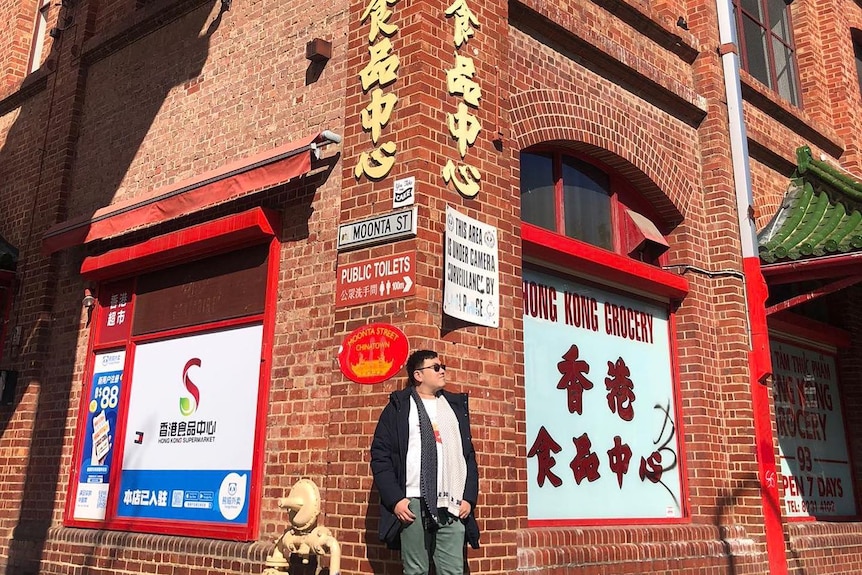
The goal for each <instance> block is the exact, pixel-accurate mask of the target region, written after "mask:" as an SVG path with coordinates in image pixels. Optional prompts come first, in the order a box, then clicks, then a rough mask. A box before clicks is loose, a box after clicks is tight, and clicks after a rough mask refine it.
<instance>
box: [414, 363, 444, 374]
mask: <svg viewBox="0 0 862 575" xmlns="http://www.w3.org/2000/svg"><path fill="white" fill-rule="evenodd" d="M423 369H433V370H434V371H436V372H438V373H439V372H440V370H441V369H442V370H445V369H446V364H445V363H435V364H434V365H426V366H425V367H417V368H416V371H422V370H423Z"/></svg>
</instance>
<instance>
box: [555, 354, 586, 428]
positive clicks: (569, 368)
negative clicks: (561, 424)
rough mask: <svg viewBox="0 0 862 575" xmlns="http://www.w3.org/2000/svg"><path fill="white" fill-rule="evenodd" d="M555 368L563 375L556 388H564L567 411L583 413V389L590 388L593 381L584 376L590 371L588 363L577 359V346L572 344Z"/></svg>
mask: <svg viewBox="0 0 862 575" xmlns="http://www.w3.org/2000/svg"><path fill="white" fill-rule="evenodd" d="M557 369H558V370H559V371H560V373H561V374H562V375H563V377H561V378H560V381H559V383H557V389H565V390H566V393H567V395H568V405H569V413H577V414H579V415H580V414H583V410H584V404H583V399H584V390H587V389H592V388H593V383H592V382H591V381H590V380H588V379H587V377H586V374H587V373H589V372H590V364H588V363H587V362H586V361H584V360H582V359H578V346H576V345H572V347H570V348H569V351H567V352H566V353H565V354H563V361H561V362H559V363H558V364H557Z"/></svg>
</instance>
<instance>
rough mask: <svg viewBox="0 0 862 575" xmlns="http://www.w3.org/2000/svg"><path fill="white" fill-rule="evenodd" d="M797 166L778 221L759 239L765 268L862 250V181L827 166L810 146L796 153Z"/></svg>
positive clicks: (760, 235) (767, 227)
mask: <svg viewBox="0 0 862 575" xmlns="http://www.w3.org/2000/svg"><path fill="white" fill-rule="evenodd" d="M796 161H797V167H796V172H795V173H794V174H793V178H791V180H790V184H789V185H788V188H787V193H786V194H785V196H784V200H783V201H782V202H781V206H779V208H778V212H777V213H776V214H775V215H774V216H773V217H772V221H770V222H769V224H767V225H766V227H765V228H763V230H762V231H761V232H760V233H759V234H758V237H757V239H758V247H759V251H760V259H761V260H763V261H764V262H765V263H774V262H780V261H786V260H800V259H807V258H814V257H819V256H829V255H833V254H840V253H848V252H851V251H855V250H859V249H862V213H860V206H862V182H859V181H858V180H855V179H853V178H851V177H850V176H848V175H846V174H845V173H843V172H841V171H840V170H838V169H837V168H834V167H832V166H830V165H829V164H827V163H826V162H821V161H819V160H815V159H814V158H813V157H812V156H811V150H810V149H809V148H808V146H803V147H801V148H799V149H798V150H796Z"/></svg>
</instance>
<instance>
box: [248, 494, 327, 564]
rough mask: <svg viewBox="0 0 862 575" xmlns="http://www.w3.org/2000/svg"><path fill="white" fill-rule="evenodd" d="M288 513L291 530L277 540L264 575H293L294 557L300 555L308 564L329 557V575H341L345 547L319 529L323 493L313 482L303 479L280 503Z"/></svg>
mask: <svg viewBox="0 0 862 575" xmlns="http://www.w3.org/2000/svg"><path fill="white" fill-rule="evenodd" d="M278 506H279V507H281V508H282V509H287V511H288V517H289V519H290V525H291V526H290V527H289V528H288V529H286V530H285V531H284V533H282V535H281V537H279V538H278V539H276V541H275V548H274V549H273V550H272V552H271V553H270V554H269V555H268V556H267V558H266V563H265V565H266V568H265V569H264V570H263V575H285V574H289V566H290V556H291V555H297V556H298V557H299V558H300V559H301V560H302V563H303V564H308V561H309V558H310V557H311V556H312V555H317V556H322V555H327V554H328V555H329V575H341V544H339V543H338V540H337V539H336V538H335V537H334V536H333V535H332V532H331V531H330V530H329V529H327V528H326V527H324V526H322V525H317V518H318V516H319V515H320V490H319V489H318V488H317V484H315V483H314V482H313V481H311V480H310V479H300V480H299V481H297V482H296V483H295V484H294V486H293V487H292V488H291V490H290V493H289V494H288V496H287V497H282V498H281V499H279V500H278Z"/></svg>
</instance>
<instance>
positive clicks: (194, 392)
mask: <svg viewBox="0 0 862 575" xmlns="http://www.w3.org/2000/svg"><path fill="white" fill-rule="evenodd" d="M200 366H201V360H200V359H198V358H196V357H193V358H192V359H190V360H188V361H187V362H186V366H185V367H184V368H183V385H185V386H186V390H187V391H188V392H189V394H190V395H191V397H188V396H181V397H180V413H182V414H183V415H184V416H185V417H188V416H190V415H192V414H193V413H194V412H195V411H197V410H198V405H200V400H201V392H200V391H199V390H198V386H196V385H195V384H194V383H193V382H192V380H191V378H190V377H189V369H191V368H192V367H200Z"/></svg>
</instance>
